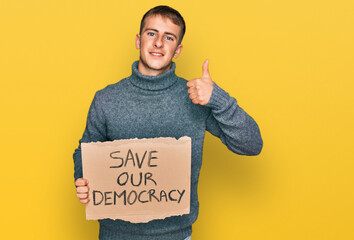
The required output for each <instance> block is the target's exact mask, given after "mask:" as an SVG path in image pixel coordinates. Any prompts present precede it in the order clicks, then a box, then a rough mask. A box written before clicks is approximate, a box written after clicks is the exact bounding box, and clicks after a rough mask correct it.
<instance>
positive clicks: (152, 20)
mask: <svg viewBox="0 0 354 240" xmlns="http://www.w3.org/2000/svg"><path fill="white" fill-rule="evenodd" d="M180 31H181V27H180V26H178V25H176V24H174V23H173V22H172V21H171V20H170V19H169V18H164V17H162V16H160V15H155V16H149V17H147V18H146V19H145V26H144V28H143V29H142V31H141V35H139V34H137V35H136V40H135V45H136V48H137V49H140V61H139V65H138V70H139V72H140V73H141V74H144V75H149V76H157V75H159V74H161V73H164V72H166V71H168V70H169V69H170V68H171V64H172V58H173V57H175V58H177V57H178V56H179V54H180V53H181V50H182V45H181V44H180V45H178V41H179V37H180V36H179V35H180Z"/></svg>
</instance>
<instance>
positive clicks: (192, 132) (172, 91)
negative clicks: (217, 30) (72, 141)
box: [74, 61, 263, 240]
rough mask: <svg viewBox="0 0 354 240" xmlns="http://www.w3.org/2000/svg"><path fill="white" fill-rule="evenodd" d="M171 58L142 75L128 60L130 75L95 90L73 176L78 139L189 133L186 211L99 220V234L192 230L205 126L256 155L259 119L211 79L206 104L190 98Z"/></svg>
mask: <svg viewBox="0 0 354 240" xmlns="http://www.w3.org/2000/svg"><path fill="white" fill-rule="evenodd" d="M175 68H176V65H175V63H172V67H171V69H170V70H168V71H167V72H165V73H163V74H160V75H158V76H145V75H142V74H141V73H140V72H139V71H138V61H136V62H134V63H133V65H132V75H131V76H129V77H127V78H124V79H123V80H121V81H119V82H117V83H115V84H112V85H109V86H107V87H106V88H104V89H102V90H100V91H98V92H97V93H96V94H95V97H94V99H93V101H92V104H91V106H90V110H89V113H88V117H87V125H86V129H85V131H84V134H83V137H82V139H81V140H80V141H79V142H80V144H79V147H78V148H77V149H76V150H75V152H74V163H75V174H74V177H75V179H77V178H80V177H82V161H81V147H80V146H81V143H83V142H97V141H100V142H103V141H113V140H117V139H131V138H155V137H174V138H177V139H178V138H180V137H182V136H189V137H191V139H192V166H191V203H190V214H186V215H182V216H173V217H168V218H165V219H163V220H153V221H150V222H148V223H130V222H126V221H122V220H112V219H103V220H99V222H100V239H128V240H143V239H144V240H145V239H149V240H167V239H168V240H182V239H184V238H185V237H187V236H189V235H190V234H191V231H192V229H191V225H192V223H194V222H195V221H196V219H197V216H198V208H199V203H198V196H197V185H198V178H199V171H200V168H201V164H202V150H203V141H204V135H205V131H209V132H210V133H211V134H213V135H214V136H217V137H219V138H220V139H221V141H222V142H223V143H224V144H225V145H226V146H227V147H228V148H229V149H230V150H231V151H233V152H235V153H237V154H241V155H257V154H259V153H260V151H261V149H262V145H263V142H262V138H261V135H260V131H259V128H258V125H257V123H256V122H255V121H254V120H253V118H252V117H250V116H249V115H248V114H247V113H246V112H245V111H244V110H243V109H242V108H241V107H240V106H238V104H237V101H236V99H234V98H232V97H230V96H229V94H228V93H227V92H225V91H224V90H222V89H221V88H220V87H219V86H218V85H216V84H215V83H214V89H213V92H212V95H211V98H210V100H209V103H208V104H207V105H205V106H201V105H198V104H193V103H192V101H191V100H190V99H189V95H188V92H187V91H188V87H187V86H186V84H187V81H186V80H185V79H183V78H180V77H178V76H176V75H175Z"/></svg>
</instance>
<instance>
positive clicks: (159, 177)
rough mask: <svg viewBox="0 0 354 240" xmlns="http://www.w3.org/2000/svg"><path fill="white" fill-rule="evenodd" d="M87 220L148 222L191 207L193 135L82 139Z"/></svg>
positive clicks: (185, 211)
mask: <svg viewBox="0 0 354 240" xmlns="http://www.w3.org/2000/svg"><path fill="white" fill-rule="evenodd" d="M81 151H82V164H83V177H84V178H86V179H87V180H88V182H89V188H90V191H89V198H90V202H89V203H87V204H86V219H88V220H95V219H104V218H111V219H121V220H125V221H130V222H133V223H140V222H149V221H151V220H154V219H164V218H166V217H170V216H176V215H183V214H188V213H189V211H190V181H191V138H190V137H186V136H185V137H181V138H180V139H178V140H177V139H175V138H152V139H129V140H115V141H112V142H96V143H82V144H81Z"/></svg>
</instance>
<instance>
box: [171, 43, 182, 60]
mask: <svg viewBox="0 0 354 240" xmlns="http://www.w3.org/2000/svg"><path fill="white" fill-rule="evenodd" d="M182 48H183V45H182V44H180V45H178V47H177V48H176V51H175V54H174V55H173V57H174V58H178V56H179V55H180V54H181V51H182Z"/></svg>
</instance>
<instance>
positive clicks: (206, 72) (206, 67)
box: [203, 59, 210, 77]
mask: <svg viewBox="0 0 354 240" xmlns="http://www.w3.org/2000/svg"><path fill="white" fill-rule="evenodd" d="M203 77H210V74H209V59H207V60H205V62H204V64H203Z"/></svg>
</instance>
